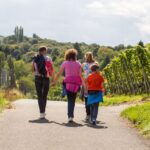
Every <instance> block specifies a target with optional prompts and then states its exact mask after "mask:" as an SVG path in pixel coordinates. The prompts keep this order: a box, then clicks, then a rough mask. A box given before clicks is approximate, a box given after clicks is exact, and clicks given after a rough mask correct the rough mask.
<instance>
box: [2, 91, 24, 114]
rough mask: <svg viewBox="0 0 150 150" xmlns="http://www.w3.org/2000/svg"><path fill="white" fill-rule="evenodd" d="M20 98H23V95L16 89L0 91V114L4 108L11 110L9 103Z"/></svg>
mask: <svg viewBox="0 0 150 150" xmlns="http://www.w3.org/2000/svg"><path fill="white" fill-rule="evenodd" d="M21 98H24V95H23V94H22V93H21V92H20V91H18V90H17V89H9V90H0V112H2V111H3V109H4V108H12V107H11V102H12V101H14V100H17V99H21Z"/></svg>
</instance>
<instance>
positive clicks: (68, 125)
mask: <svg viewBox="0 0 150 150" xmlns="http://www.w3.org/2000/svg"><path fill="white" fill-rule="evenodd" d="M83 122H84V124H80V123H77V122H72V123H59V122H56V121H49V120H47V119H36V120H29V123H40V124H44V123H54V124H57V125H60V126H64V127H75V128H77V127H83V126H87V127H90V128H94V129H107V128H108V127H107V126H103V125H100V124H105V123H104V122H101V121H98V122H97V124H98V125H96V126H93V125H91V124H89V123H88V122H86V121H83Z"/></svg>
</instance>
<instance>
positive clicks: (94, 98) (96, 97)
mask: <svg viewBox="0 0 150 150" xmlns="http://www.w3.org/2000/svg"><path fill="white" fill-rule="evenodd" d="M91 71H92V73H91V74H90V75H88V78H87V87H88V100H87V105H89V106H90V111H91V113H90V120H91V123H92V124H93V125H96V119H97V115H98V108H99V103H100V102H103V90H104V89H103V83H104V78H103V76H102V75H101V74H100V72H99V65H98V63H94V64H93V65H91Z"/></svg>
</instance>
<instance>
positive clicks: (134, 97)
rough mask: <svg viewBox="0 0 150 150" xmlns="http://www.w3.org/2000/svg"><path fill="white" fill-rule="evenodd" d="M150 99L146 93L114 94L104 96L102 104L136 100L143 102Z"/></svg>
mask: <svg viewBox="0 0 150 150" xmlns="http://www.w3.org/2000/svg"><path fill="white" fill-rule="evenodd" d="M144 101H150V97H149V96H147V95H132V96H128V95H115V96H111V95H108V96H104V103H102V105H103V106H113V105H120V104H123V103H137V102H144Z"/></svg>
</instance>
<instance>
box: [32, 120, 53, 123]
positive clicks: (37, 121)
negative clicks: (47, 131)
mask: <svg viewBox="0 0 150 150" xmlns="http://www.w3.org/2000/svg"><path fill="white" fill-rule="evenodd" d="M29 122H30V123H41V124H42V123H52V121H49V120H48V119H36V120H29Z"/></svg>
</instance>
